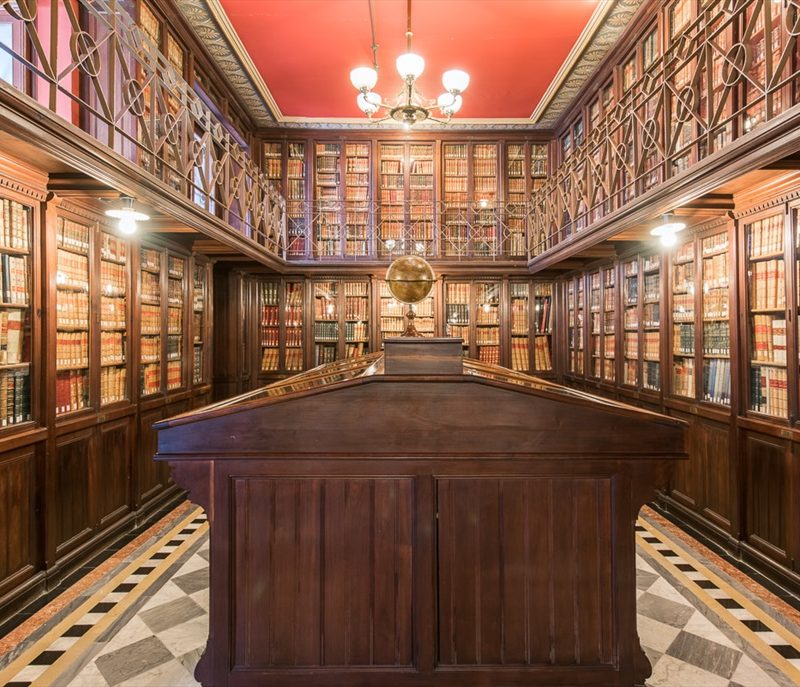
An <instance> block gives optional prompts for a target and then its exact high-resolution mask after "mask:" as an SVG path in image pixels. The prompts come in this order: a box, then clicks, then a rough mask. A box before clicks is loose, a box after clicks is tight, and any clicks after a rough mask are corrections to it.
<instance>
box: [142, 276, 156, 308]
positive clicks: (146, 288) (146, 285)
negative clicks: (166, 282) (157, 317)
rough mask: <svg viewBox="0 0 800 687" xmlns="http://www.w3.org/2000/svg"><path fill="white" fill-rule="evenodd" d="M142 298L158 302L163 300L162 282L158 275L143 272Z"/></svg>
mask: <svg viewBox="0 0 800 687" xmlns="http://www.w3.org/2000/svg"><path fill="white" fill-rule="evenodd" d="M141 297H142V299H144V300H148V301H156V302H157V301H160V300H161V280H160V279H159V277H158V275H157V274H153V273H152V272H142V292H141Z"/></svg>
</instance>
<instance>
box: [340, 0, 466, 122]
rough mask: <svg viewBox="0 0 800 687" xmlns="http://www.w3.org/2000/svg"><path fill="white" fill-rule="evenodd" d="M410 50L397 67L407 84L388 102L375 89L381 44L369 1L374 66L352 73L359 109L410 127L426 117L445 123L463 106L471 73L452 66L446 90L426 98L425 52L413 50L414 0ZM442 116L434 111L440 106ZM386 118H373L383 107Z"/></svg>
mask: <svg viewBox="0 0 800 687" xmlns="http://www.w3.org/2000/svg"><path fill="white" fill-rule="evenodd" d="M407 19H408V20H407V24H406V52H405V53H403V54H402V55H400V56H399V57H398V58H397V60H396V62H395V66H396V67H397V72H398V73H399V74H400V78H401V79H403V82H404V85H403V88H402V89H401V90H400V92H399V93H398V94H397V95H396V96H394V97H393V98H390V99H388V100H386V101H384V100H383V98H381V96H380V95H379V94H378V93H376V92H375V91H373V90H372V89H373V88H375V85H376V84H377V83H378V44H377V43H376V42H375V20H374V16H373V11H372V0H369V20H370V27H371V29H372V66H371V67H356V68H355V69H353V70H352V71H351V72H350V83H352V84H353V86H355V88H356V89H357V90H358V91H359V93H358V96H357V97H356V104H357V105H358V108H359V109H360V110H361V111H362V112H363V113H364V114H365V115H367V117H368V118H369V120H370V121H373V122H385V121H387V120H389V119H392V120H394V121H396V122H400V123H401V124H402V125H403V126H404V127H405V128H406V129H410V128H411V127H412V126H414V124H416V123H417V122H424V121H426V120H430V121H434V122H438V123H440V124H444V123H447V122H449V121H450V119H451V117H452V116H453V115H454V114H455V113H456V112H458V111H459V110H460V109H461V104H462V98H461V93H463V92H464V91H465V90H466V88H467V86H468V85H469V74H467V72H465V71H464V70H462V69H449V70H448V71H446V72H445V73H444V74H442V85H443V86H444V89H445V92H444V93H442V94H441V95H440V96H439V97H438V98H436V99H435V100H432V99H429V98H426V97H425V96H423V95H422V93H420V91H419V89H418V88H417V87H416V82H417V79H419V77H420V76H421V75H422V72H423V71H424V70H425V60H424V59H423V57H422V56H421V55H418V54H416V53H414V52H412V51H411V38H412V37H413V35H414V34H413V32H412V31H411V0H408V3H407ZM437 108H438V110H439V112H440V113H441V117H442V118H437V117H434V116H433V115H432V114H431V113H432V111H433V110H435V109H437ZM382 109H383V110H384V111H385V114H384V116H383V117H380V118H378V119H373V117H374V116H375V114H377V113H378V112H380V111H381V110H382Z"/></svg>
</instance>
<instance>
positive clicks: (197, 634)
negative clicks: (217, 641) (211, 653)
mask: <svg viewBox="0 0 800 687" xmlns="http://www.w3.org/2000/svg"><path fill="white" fill-rule="evenodd" d="M158 638H159V639H160V640H161V642H162V643H163V644H164V646H166V647H167V649H169V650H170V651H171V652H172V655H173V656H182V655H183V654H185V653H188V652H189V651H192V650H194V649H200V648H202V647H204V646H205V645H206V640H207V639H208V616H207V615H205V614H203V615H201V616H198V617H197V618H192V619H191V620H188V621H187V622H185V623H181V624H180V625H175V627H171V628H169V629H168V630H164V631H163V632H159V633H158Z"/></svg>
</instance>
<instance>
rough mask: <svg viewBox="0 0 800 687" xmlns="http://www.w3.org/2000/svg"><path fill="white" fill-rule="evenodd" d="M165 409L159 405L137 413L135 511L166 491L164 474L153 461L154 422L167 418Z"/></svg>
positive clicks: (154, 442) (154, 447)
mask: <svg viewBox="0 0 800 687" xmlns="http://www.w3.org/2000/svg"><path fill="white" fill-rule="evenodd" d="M167 414H168V413H167V411H166V407H165V406H164V405H159V406H157V407H155V408H151V409H149V410H140V411H139V425H138V427H137V432H136V451H135V453H134V459H135V475H136V477H135V482H134V484H135V492H134V493H135V497H136V506H137V509H142V508H146V507H147V506H148V505H150V504H151V503H152V502H153V501H154V500H155V499H156V498H157V497H158V496H159V494H160V493H161V492H163V491H164V490H165V489H166V486H167V485H166V482H165V480H164V477H165V472H164V470H162V469H161V468H160V467H159V466H158V465H157V464H156V462H155V461H154V460H153V456H154V455H155V453H156V438H157V437H156V433H155V432H154V431H153V429H152V426H153V423H154V422H157V421H158V420H163V419H164V418H165V417H167Z"/></svg>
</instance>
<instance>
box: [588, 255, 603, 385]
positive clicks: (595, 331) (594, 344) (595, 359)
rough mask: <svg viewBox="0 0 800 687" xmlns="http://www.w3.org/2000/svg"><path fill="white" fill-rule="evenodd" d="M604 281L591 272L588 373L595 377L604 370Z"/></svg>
mask: <svg viewBox="0 0 800 687" xmlns="http://www.w3.org/2000/svg"><path fill="white" fill-rule="evenodd" d="M601 305H602V281H601V274H600V271H599V270H598V271H597V272H592V273H590V274H589V369H588V370H587V373H588V375H589V376H590V377H594V378H595V379H599V378H600V374H601V371H602V348H601V343H602V336H603V335H602V314H601V311H600V308H601Z"/></svg>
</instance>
